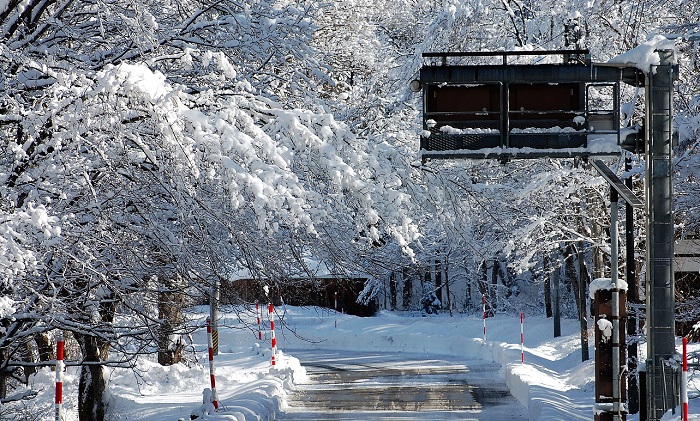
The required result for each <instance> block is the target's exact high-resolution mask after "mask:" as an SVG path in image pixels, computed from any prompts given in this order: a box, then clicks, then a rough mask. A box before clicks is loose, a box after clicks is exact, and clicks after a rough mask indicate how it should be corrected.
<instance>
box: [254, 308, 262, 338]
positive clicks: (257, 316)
mask: <svg viewBox="0 0 700 421" xmlns="http://www.w3.org/2000/svg"><path fill="white" fill-rule="evenodd" d="M255 317H256V318H257V319H258V340H259V341H262V329H261V328H260V319H261V317H262V310H261V309H260V302H259V301H256V302H255Z"/></svg>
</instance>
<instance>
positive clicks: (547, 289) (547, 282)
mask: <svg viewBox="0 0 700 421" xmlns="http://www.w3.org/2000/svg"><path fill="white" fill-rule="evenodd" d="M550 269H551V268H550V267H549V255H547V254H545V255H544V256H542V272H544V309H545V313H546V315H547V317H548V318H549V317H552V281H551V278H550V276H549V271H550Z"/></svg>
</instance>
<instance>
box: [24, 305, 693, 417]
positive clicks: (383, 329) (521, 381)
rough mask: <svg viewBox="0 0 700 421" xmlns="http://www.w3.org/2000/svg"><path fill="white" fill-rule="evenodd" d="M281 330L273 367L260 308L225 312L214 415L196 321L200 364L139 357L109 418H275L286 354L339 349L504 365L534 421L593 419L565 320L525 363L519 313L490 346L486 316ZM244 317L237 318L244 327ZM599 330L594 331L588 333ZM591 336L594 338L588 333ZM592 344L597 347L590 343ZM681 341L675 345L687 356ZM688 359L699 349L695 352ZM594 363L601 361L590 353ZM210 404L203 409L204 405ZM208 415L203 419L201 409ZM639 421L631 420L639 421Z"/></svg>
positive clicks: (534, 341) (288, 368) (532, 342)
mask: <svg viewBox="0 0 700 421" xmlns="http://www.w3.org/2000/svg"><path fill="white" fill-rule="evenodd" d="M276 311H277V315H276V319H278V320H279V321H280V323H276V326H282V328H281V329H280V328H279V327H278V332H277V335H276V336H277V340H278V356H277V365H276V366H275V368H272V367H271V365H270V357H271V354H270V352H271V351H270V347H269V342H270V340H269V335H268V336H267V337H265V338H264V339H263V341H262V342H259V341H258V340H257V331H256V329H255V320H256V315H255V310H254V309H244V308H240V307H237V308H231V307H228V308H223V309H222V311H221V319H220V320H219V326H220V333H219V343H220V350H219V355H218V356H216V357H215V358H214V365H215V373H216V389H217V394H218V397H219V402H220V409H219V411H217V412H214V411H211V406H210V404H209V402H208V397H209V396H210V394H211V390H210V382H209V372H208V368H207V367H208V361H207V339H206V335H205V329H204V324H203V323H204V320H205V318H206V317H207V316H208V314H209V309H208V307H199V308H197V309H196V311H195V312H193V313H192V314H190V317H191V319H192V320H195V321H197V320H198V321H199V322H201V323H199V326H200V329H198V330H197V332H196V333H195V334H194V335H193V345H194V347H195V349H196V359H195V358H193V357H192V356H190V361H189V362H188V363H187V364H176V365H173V366H170V367H163V366H160V365H159V364H157V363H156V362H154V361H153V360H152V359H151V358H148V357H140V358H139V359H138V360H137V361H136V365H135V367H134V369H135V370H133V371H132V370H131V369H127V368H109V369H108V373H107V378H108V379H109V382H108V389H109V408H110V409H109V410H110V411H111V418H110V419H114V420H149V421H174V420H177V419H179V418H182V419H185V420H187V419H189V417H190V414H192V413H195V414H197V413H199V414H202V413H206V412H207V411H206V409H207V408H209V411H208V412H209V414H208V415H203V416H202V417H201V418H200V419H206V420H271V419H274V418H275V413H276V411H279V410H280V409H283V408H284V407H285V402H286V397H287V396H289V394H291V393H294V390H295V388H296V387H297V385H299V384H303V383H304V382H306V381H307V377H306V374H305V370H304V368H303V367H302V366H301V365H300V364H299V361H298V360H297V359H296V358H294V355H288V354H287V353H285V352H284V350H285V349H309V350H314V349H337V350H345V351H348V352H353V351H387V352H392V351H393V352H397V353H399V354H401V353H406V354H409V353H413V354H416V353H420V354H427V355H449V356H456V357H463V358H464V359H465V360H468V361H469V364H470V365H474V364H475V361H477V363H478V361H484V363H491V362H496V363H498V364H500V365H501V366H502V376H503V380H504V382H505V383H506V385H507V386H508V388H509V389H510V391H511V394H512V395H513V396H514V397H515V398H516V399H517V400H518V401H519V402H520V403H521V404H522V405H523V409H522V410H523V411H526V412H527V415H528V417H529V419H530V420H532V421H538V420H560V419H567V420H589V419H591V415H592V414H593V411H594V408H595V402H594V400H595V399H594V396H593V394H594V361H593V360H589V361H585V362H581V361H580V348H579V347H580V339H579V330H578V329H579V324H578V321H576V320H568V319H564V320H562V323H561V330H562V336H560V337H558V338H554V337H553V335H552V331H553V328H552V320H551V319H546V318H545V317H543V316H541V315H526V317H525V325H524V338H525V347H524V350H525V362H524V363H521V362H520V319H519V315H518V314H516V313H514V314H499V315H497V316H495V317H492V318H488V319H487V320H486V323H487V340H486V341H484V339H483V319H482V318H481V317H479V316H476V315H473V316H469V315H464V314H455V316H454V317H450V316H449V314H439V315H436V316H429V317H420V315H419V313H417V312H390V311H381V312H380V313H379V314H378V315H377V316H375V317H368V318H360V317H355V316H349V315H345V314H338V313H335V312H333V311H332V310H328V309H321V308H316V307H311V308H300V307H292V306H283V307H279V308H277V309H276ZM237 314H240V316H241V320H239V319H238V317H237ZM591 329H593V328H591ZM589 337H590V338H593V332H592V331H589ZM591 343H592V341H591ZM680 346H681V342H680V339H679V340H678V341H677V347H678V349H680ZM688 348H689V351H690V352H698V351H700V344H690V345H689V347H688ZM591 355H594V353H593V352H592V349H591ZM689 377H690V379H691V380H690V381H691V384H690V387H689V391H690V392H689V393H690V413H691V415H690V420H694V421H699V420H700V394H698V393H697V390H698V389H699V388H700V379H697V376H693V375H692V373H691V375H690V376H689ZM31 383H32V385H33V388H34V389H35V390H37V391H38V393H39V396H38V397H37V399H36V400H37V401H38V404H40V405H43V406H44V407H45V408H46V411H45V412H44V413H45V415H44V416H43V418H41V419H44V420H49V419H53V412H52V411H51V410H50V407H51V405H52V402H53V401H52V399H53V383H54V375H53V373H52V372H51V370H50V369H48V368H45V369H42V370H39V372H38V373H37V374H35V375H33V376H32V379H31ZM77 386H78V369H77V367H75V366H70V365H69V366H68V367H67V369H66V372H65V373H64V408H65V421H75V420H77V413H76V405H77ZM203 399H205V401H206V402H203ZM203 410H205V411H203ZM637 419H638V418H637V415H630V416H628V420H630V421H634V420H637ZM663 419H664V420H666V421H668V420H680V416H679V411H676V415H672V414H671V412H670V411H669V412H668V413H667V415H666V416H665V417H664V418H663Z"/></svg>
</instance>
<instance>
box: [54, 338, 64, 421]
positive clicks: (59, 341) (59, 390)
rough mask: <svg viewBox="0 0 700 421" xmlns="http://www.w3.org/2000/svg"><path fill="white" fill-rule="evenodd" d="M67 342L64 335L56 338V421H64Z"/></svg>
mask: <svg viewBox="0 0 700 421" xmlns="http://www.w3.org/2000/svg"><path fill="white" fill-rule="evenodd" d="M64 347H65V340H64V339H63V334H59V335H58V337H57V338H56V399H55V401H54V402H55V404H56V417H55V418H56V421H61V420H63V413H62V412H63V367H64V365H63V356H64V349H65V348H64Z"/></svg>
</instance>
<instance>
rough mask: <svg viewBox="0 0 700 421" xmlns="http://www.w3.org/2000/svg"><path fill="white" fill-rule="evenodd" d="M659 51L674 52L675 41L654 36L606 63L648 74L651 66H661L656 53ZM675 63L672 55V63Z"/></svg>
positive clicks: (659, 58)
mask: <svg viewBox="0 0 700 421" xmlns="http://www.w3.org/2000/svg"><path fill="white" fill-rule="evenodd" d="M659 50H673V51H675V41H674V40H671V39H668V38H666V37H665V36H663V35H654V36H651V37H650V38H649V39H648V40H647V41H645V42H644V43H642V44H640V45H638V46H636V47H634V48H633V49H631V50H629V51H626V52H624V53H622V54H620V55H618V56H616V57H613V58H611V59H610V60H608V63H609V64H621V65H629V66H635V67H636V68H638V69H639V70H641V71H643V72H645V73H649V71H650V70H651V68H652V67H651V66H658V65H659V64H661V57H660V56H659V53H658V51H659ZM675 61H676V60H675V54H674V62H675Z"/></svg>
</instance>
